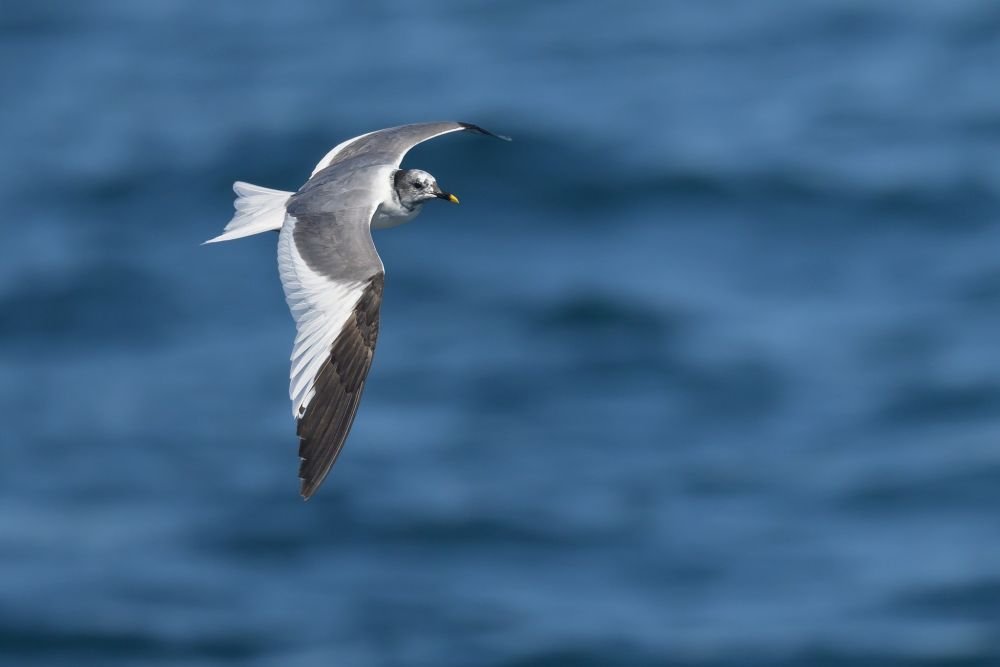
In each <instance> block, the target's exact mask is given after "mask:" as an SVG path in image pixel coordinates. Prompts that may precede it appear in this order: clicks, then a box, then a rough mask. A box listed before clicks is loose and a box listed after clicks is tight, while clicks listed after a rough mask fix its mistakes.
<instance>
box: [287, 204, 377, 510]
mask: <svg viewBox="0 0 1000 667" xmlns="http://www.w3.org/2000/svg"><path fill="white" fill-rule="evenodd" d="M373 212H374V206H368V207H355V208H345V209H340V210H338V211H317V210H315V209H314V208H313V207H312V206H310V205H309V202H308V200H306V201H299V202H295V201H294V197H293V201H290V202H289V206H288V215H287V216H286V219H285V224H284V226H283V227H282V229H281V234H280V236H279V240H278V267H279V271H280V274H281V284H282V287H283V288H284V290H285V298H286V300H287V301H288V307H289V309H290V310H291V313H292V317H293V318H294V319H295V327H296V337H295V345H294V347H293V350H292V357H291V362H292V363H291V373H290V380H289V396H290V397H291V399H292V412H293V414H294V416H295V419H296V422H297V433H298V436H299V458H300V465H299V477H300V478H301V493H302V496H303V497H304V498H309V497H310V496H311V495H312V494H313V493H314V492H315V491H316V489H317V488H318V487H319V485H320V484H321V483H322V482H323V480H324V479H325V478H326V476H327V474H328V473H329V472H330V468H331V467H332V466H333V464H334V462H335V461H336V459H337V456H338V455H339V454H340V451H341V449H342V448H343V446H344V441H345V440H346V439H347V435H348V433H349V432H350V429H351V425H352V424H353V422H354V416H355V414H356V413H357V410H358V404H359V402H360V400H361V394H362V391H363V390H364V386H365V379H366V378H367V376H368V370H369V369H370V368H371V363H372V358H373V356H374V353H375V343H376V340H377V338H378V326H379V307H380V305H381V303H382V286H383V276H384V273H383V269H382V262H381V260H380V259H379V257H378V254H377V253H376V252H375V246H374V243H373V242H372V239H371V232H370V231H369V224H370V221H371V216H372V214H373Z"/></svg>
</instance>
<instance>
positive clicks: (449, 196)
mask: <svg viewBox="0 0 1000 667" xmlns="http://www.w3.org/2000/svg"><path fill="white" fill-rule="evenodd" d="M434 196H435V197H437V198H438V199H444V200H445V201H450V202H451V203H452V204H457V203H458V197H456V196H455V195H453V194H451V193H450V192H435V193H434Z"/></svg>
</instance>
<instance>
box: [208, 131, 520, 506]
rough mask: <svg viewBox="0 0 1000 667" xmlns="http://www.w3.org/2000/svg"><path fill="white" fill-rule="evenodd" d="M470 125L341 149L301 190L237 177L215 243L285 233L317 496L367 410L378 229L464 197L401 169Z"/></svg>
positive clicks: (301, 428) (300, 420)
mask: <svg viewBox="0 0 1000 667" xmlns="http://www.w3.org/2000/svg"><path fill="white" fill-rule="evenodd" d="M463 130H464V131H471V132H476V133H478V134H486V135H490V136H493V137H497V138H500V139H505V140H508V141H509V139H508V138H507V137H503V136H500V135H496V134H493V133H492V132H489V131H487V130H484V129H483V128H481V127H479V126H477V125H472V124H471V123H459V122H450V121H449V122H440V123H417V124H413V125H402V126H399V127H391V128H388V129H385V130H377V131H375V132H369V133H368V134H363V135H361V136H359V137H354V138H353V139H348V140H347V141H345V142H343V143H341V144H339V145H337V146H336V147H334V149H333V150H331V151H330V152H329V153H327V154H326V156H324V157H323V159H322V160H320V161H319V164H317V165H316V168H315V169H313V172H312V175H311V176H310V178H309V180H308V181H306V183H305V185H303V186H302V187H301V188H299V191H298V192H286V191H282V190H271V189H269V188H262V187H260V186H257V185H251V184H249V183H243V182H239V181H237V182H236V183H234V184H233V190H234V191H235V192H236V202H235V208H236V213H235V214H234V215H233V219H232V220H231V221H230V222H229V224H227V225H226V227H225V230H224V231H223V233H222V234H220V235H219V236H216V237H215V238H213V239H210V240H208V241H206V243H217V242H219V241H230V240H232V239H238V238H242V237H244V236H250V235H252V234H259V233H261V232H267V231H275V230H278V231H279V234H278V272H279V274H280V276H281V285H282V287H283V288H284V290H285V299H286V301H287V302H288V308H289V310H291V313H292V317H293V318H294V320H295V328H296V336H295V344H294V347H293V348H292V356H291V362H292V364H291V374H290V376H291V379H290V382H289V388H288V393H289V396H290V398H291V399H292V414H293V416H294V417H295V421H296V426H297V429H296V431H297V433H298V436H299V461H300V462H299V478H300V479H301V487H300V493H301V494H302V497H303V498H305V499H308V498H309V497H310V496H311V495H312V494H313V493H315V492H316V489H317V488H318V487H319V485H320V484H321V483H322V482H323V479H324V478H325V477H326V476H327V473H329V472H330V468H331V466H333V463H334V461H336V460H337V455H338V454H340V450H341V448H342V447H343V445H344V440H346V439H347V434H348V432H349V431H350V430H351V424H352V423H353V422H354V415H355V413H356V412H357V410H358V402H359V401H360V400H361V392H362V390H363V389H364V386H365V378H366V377H367V375H368V369H369V368H370V367H371V363H372V355H373V354H374V352H375V341H376V339H377V338H378V328H379V306H380V305H381V303H382V287H383V282H384V277H385V271H384V268H383V266H382V260H381V259H379V256H378V253H377V252H376V251H375V244H374V242H373V241H372V235H371V230H372V229H373V228H374V229H382V228H386V227H394V226H396V225H400V224H402V223H404V222H409V221H410V220H412V219H413V218H414V217H415V216H416V215H417V214H418V213H420V210H421V208H422V207H423V205H424V203H425V202H428V201H430V200H432V199H443V200H445V201H450V202H452V203H455V204H457V203H458V197H456V196H455V195H453V194H451V193H448V192H445V191H444V190H442V189H441V187H440V186H439V185H438V183H437V180H436V179H435V178H434V177H433V176H431V175H430V174H428V173H427V172H426V171H421V170H420V169H400V163H401V162H402V161H403V157H404V156H405V155H406V153H407V152H408V151H409V150H410V149H411V148H413V147H414V146H416V145H417V144H419V143H421V142H424V141H427V140H428V139H433V138H434V137H439V136H441V135H443V134H448V133H451V132H459V131H463Z"/></svg>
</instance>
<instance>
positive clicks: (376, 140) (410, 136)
mask: <svg viewBox="0 0 1000 667" xmlns="http://www.w3.org/2000/svg"><path fill="white" fill-rule="evenodd" d="M461 131H467V132H475V133H477V134H485V135H488V136H491V137H496V138H498V139H503V140H504V141H510V138H509V137H505V136H502V135H499V134H494V133H492V132H490V131H489V130H485V129H483V128H481V127H479V126H478V125H473V124H472V123H461V122H458V121H442V122H437V123H414V124H412V125H400V126H398V127H390V128H386V129H384V130H376V131H375V132H369V133H368V134H362V135H361V136H360V137H354V138H353V139H348V140H347V141H345V142H343V143H342V144H340V145H338V146H336V147H335V148H334V149H333V150H331V151H330V152H329V153H327V154H326V156H325V157H324V158H323V159H322V160H320V162H319V164H317V165H316V168H315V169H314V170H313V175H314V176H315V175H316V173H317V172H319V171H322V170H323V169H326V168H327V167H330V166H333V165H336V164H339V163H342V162H346V161H348V160H351V161H352V162H354V163H356V164H357V165H358V166H373V165H391V166H392V167H393V168H394V169H395V168H398V167H399V165H400V163H401V162H402V161H403V157H404V156H405V155H406V153H407V152H409V150H410V149H411V148H413V147H414V146H416V145H417V144H420V143H423V142H424V141H427V140H429V139H433V138H435V137H440V136H441V135H442V134H448V133H450V132H461Z"/></svg>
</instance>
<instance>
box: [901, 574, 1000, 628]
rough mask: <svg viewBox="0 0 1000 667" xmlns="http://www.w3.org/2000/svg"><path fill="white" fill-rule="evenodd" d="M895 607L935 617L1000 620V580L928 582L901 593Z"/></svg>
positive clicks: (905, 611)
mask: <svg viewBox="0 0 1000 667" xmlns="http://www.w3.org/2000/svg"><path fill="white" fill-rule="evenodd" d="M893 607H894V608H895V609H897V610H899V611H901V612H903V613H906V614H915V615H919V616H925V617H933V618H950V619H965V620H974V621H983V622H986V623H992V624H994V626H995V625H996V624H997V623H998V622H1000V580H998V579H980V580H973V581H965V582H956V583H954V584H940V585H937V586H925V587H921V588H919V589H917V590H910V591H907V592H905V593H902V594H901V595H899V596H898V597H897V598H896V599H895V600H894V601H893Z"/></svg>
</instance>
